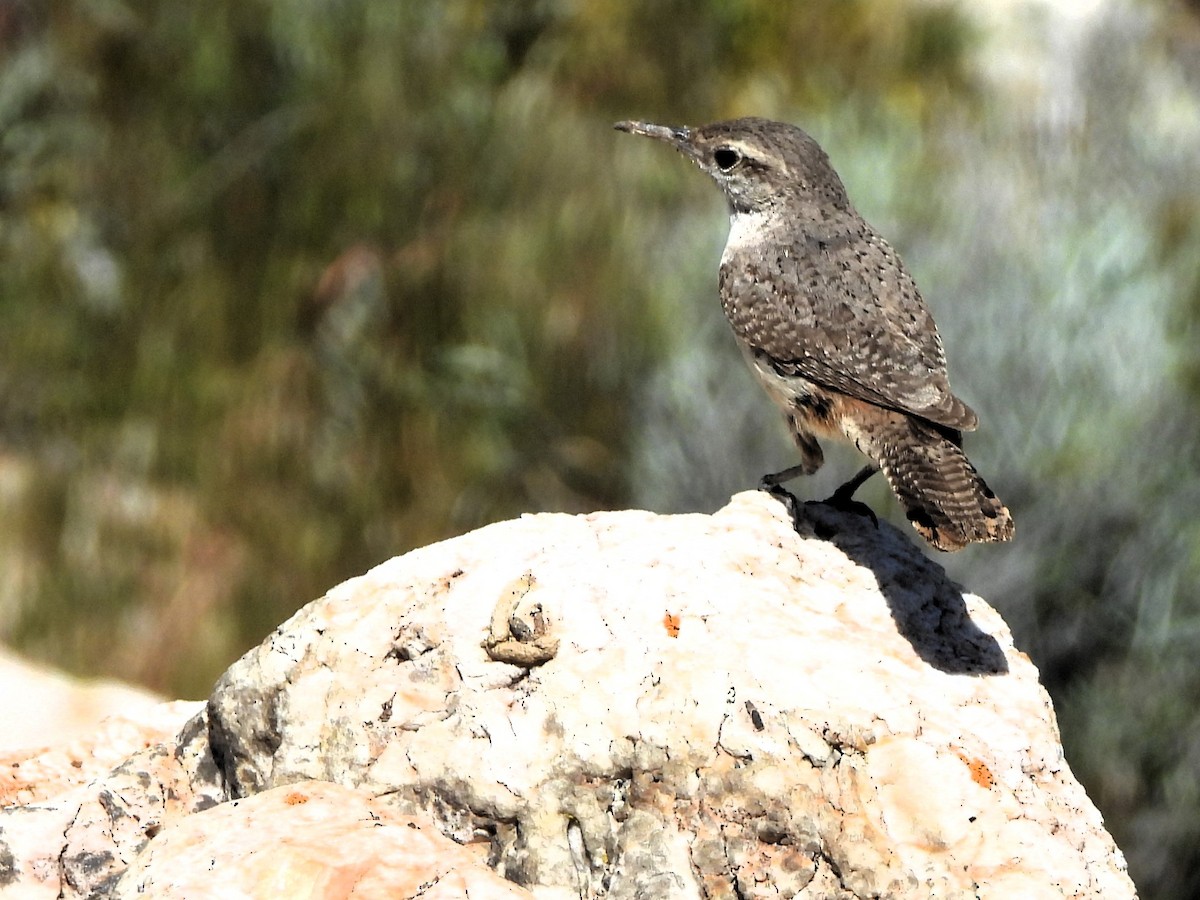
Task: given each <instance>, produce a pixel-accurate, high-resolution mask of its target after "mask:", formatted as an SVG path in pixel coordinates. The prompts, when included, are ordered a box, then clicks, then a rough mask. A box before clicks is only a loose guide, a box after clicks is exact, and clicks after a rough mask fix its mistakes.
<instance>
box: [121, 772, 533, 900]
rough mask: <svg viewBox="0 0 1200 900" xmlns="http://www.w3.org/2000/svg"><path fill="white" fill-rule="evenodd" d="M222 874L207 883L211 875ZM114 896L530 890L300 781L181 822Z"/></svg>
mask: <svg viewBox="0 0 1200 900" xmlns="http://www.w3.org/2000/svg"><path fill="white" fill-rule="evenodd" d="M214 872H216V873H220V874H219V877H217V878H214V875H213V873H214ZM112 896H113V897H114V898H115V900H120V898H129V900H142V898H146V897H163V898H166V897H172V898H175V897H177V898H179V900H200V898H206V897H212V898H233V897H262V898H270V900H276V898H292V897H304V898H306V900H322V898H328V900H335V898H343V897H352V898H354V900H373V898H378V900H394V898H403V897H420V898H421V900H455V898H460V897H470V896H474V897H479V898H497V900H501V898H504V900H507V898H512V900H517V898H521V897H526V898H528V897H530V896H531V895H530V894H529V892H528V891H525V890H522V889H521V888H519V887H517V886H516V885H515V884H512V883H511V882H507V881H505V880H504V879H502V878H500V876H498V875H496V874H495V873H494V872H492V871H491V870H490V869H488V867H487V853H486V850H485V851H484V853H482V854H478V853H473V852H472V851H471V849H470V848H467V847H460V846H458V844H456V843H454V842H453V841H452V840H450V839H449V838H447V837H444V836H443V835H441V834H440V833H439V832H438V831H437V829H436V828H434V827H433V826H432V825H430V824H427V823H422V822H419V821H417V820H414V819H412V818H411V817H408V816H402V815H400V814H399V813H397V812H396V811H395V809H394V808H393V807H392V806H391V805H390V804H388V803H387V801H386V798H384V799H377V798H373V797H371V796H370V795H369V794H365V793H363V792H362V791H354V790H351V789H349V788H344V787H341V786H339V785H336V784H329V783H327V782H320V781H302V782H300V783H298V784H295V785H289V786H286V787H279V788H275V789H273V790H270V791H265V792H263V793H261V794H256V795H255V796H253V797H250V798H248V799H245V800H234V801H231V802H229V803H224V804H222V805H221V806H217V807H214V808H213V809H209V810H206V811H204V812H201V813H198V814H196V815H194V816H189V817H187V818H185V819H182V820H180V821H178V822H176V823H175V824H173V825H171V826H170V827H168V828H166V829H164V830H163V832H162V833H161V834H160V835H159V836H158V837H157V838H155V840H154V841H153V842H152V843H150V844H149V846H148V847H147V848H146V850H145V852H143V853H141V854H139V855H138V857H137V859H136V860H134V863H133V865H131V866H130V867H129V868H128V869H127V870H126V871H125V874H124V875H123V876H122V878H121V880H120V881H119V882H118V883H117V886H116V889H115V891H114V892H113V895H112Z"/></svg>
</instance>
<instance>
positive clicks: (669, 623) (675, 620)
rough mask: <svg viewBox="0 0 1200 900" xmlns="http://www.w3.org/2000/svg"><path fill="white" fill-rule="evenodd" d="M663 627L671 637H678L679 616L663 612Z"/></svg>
mask: <svg viewBox="0 0 1200 900" xmlns="http://www.w3.org/2000/svg"><path fill="white" fill-rule="evenodd" d="M663 628H665V629H667V634H668V635H670V636H671V637H673V638H676V637H679V616H676V615H673V614H672V613H663Z"/></svg>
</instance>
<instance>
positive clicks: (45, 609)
mask: <svg viewBox="0 0 1200 900" xmlns="http://www.w3.org/2000/svg"><path fill="white" fill-rule="evenodd" d="M1198 43H1200V39H1198V38H1197V29H1196V23H1195V21H1194V19H1192V18H1191V17H1190V15H1189V14H1187V13H1186V12H1183V11H1180V10H1178V9H1176V8H1174V7H1170V8H1168V9H1165V10H1164V9H1155V10H1151V9H1149V8H1147V7H1123V6H1122V7H1120V8H1119V11H1118V12H1114V13H1113V14H1111V15H1110V16H1109V17H1108V18H1107V19H1105V20H1103V21H1101V22H1099V24H1098V25H1096V27H1095V28H1093V29H1092V30H1091V31H1089V32H1086V33H1084V35H1083V37H1081V38H1080V40H1079V41H1078V42H1077V43H1075V44H1074V45H1072V46H1071V48H1069V49H1070V53H1067V52H1066V51H1065V50H1063V49H1062V48H1057V49H1056V48H1053V47H1051V48H1048V49H1047V50H1046V55H1047V58H1052V59H1053V58H1054V57H1055V54H1056V53H1057V54H1059V55H1061V56H1064V57H1065V56H1070V58H1071V62H1072V63H1073V64H1074V65H1075V67H1076V68H1075V69H1074V70H1073V73H1074V74H1073V76H1072V77H1073V79H1074V80H1071V81H1070V83H1067V82H1064V87H1063V90H1064V91H1066V92H1067V93H1066V95H1065V96H1064V97H1063V98H1053V97H1052V98H1049V100H1050V101H1054V100H1056V99H1057V100H1061V101H1062V102H1061V103H1059V104H1058V105H1056V104H1055V103H1054V102H1047V98H1045V97H1038V96H1032V95H1023V94H1022V93H1021V92H1020V90H1019V89H1017V88H1014V87H1013V86H1012V85H1009V88H1010V89H1009V90H1008V91H1007V92H1005V91H998V90H997V89H996V88H995V80H994V79H992V80H989V79H987V78H984V77H982V76H981V74H980V72H981V67H980V63H979V60H980V57H981V56H982V55H984V54H985V53H986V47H987V40H986V36H985V35H984V33H983V32H982V31H981V29H980V27H979V26H977V25H973V24H970V23H968V21H967V20H965V19H964V18H963V17H962V15H960V14H959V12H958V11H956V10H955V8H953V7H952V6H948V5H945V4H930V3H917V2H906V0H877V2H867V0H813V2H808V3H804V4H782V3H778V2H774V0H701V2H690V3H684V2H681V0H663V2H659V3H653V4H629V3H625V2H617V0H590V2H588V3H586V4H582V3H567V2H565V0H512V2H504V0H449V2H416V0H340V2H337V3H333V2H314V0H269V2H268V0H240V2H234V0H212V2H208V3H204V4H191V3H184V2H181V0H142V2H140V3H136V4H134V3H126V2H122V0H70V2H61V3H55V4H42V3H37V2H35V0H0V261H2V265H0V522H2V525H0V638H3V639H4V640H5V641H7V642H9V643H13V644H15V645H17V646H19V647H21V648H22V649H23V650H24V651H26V652H28V653H31V654H34V655H37V656H40V657H42V658H44V659H48V660H51V661H54V662H56V663H57V664H59V665H62V666H65V667H67V668H69V669H72V670H74V671H77V672H82V673H106V674H114V675H119V676H122V677H126V678H134V679H137V680H140V681H142V682H144V683H146V684H148V685H151V686H153V687H157V688H159V689H162V690H165V691H167V692H169V693H172V694H183V695H188V696H203V695H204V694H206V693H207V689H208V687H209V685H210V684H211V682H212V680H213V679H214V677H215V676H216V675H217V674H218V673H219V672H220V671H221V670H222V669H223V668H225V666H227V665H228V663H229V662H230V661H231V659H232V658H233V657H235V656H236V655H237V653H239V652H241V651H242V650H244V649H246V648H247V647H249V646H251V645H253V644H255V643H257V642H258V641H259V640H260V639H261V638H262V636H263V635H264V634H265V633H267V632H268V631H269V630H270V629H271V628H273V627H274V626H275V625H276V624H278V623H279V622H280V621H281V620H282V619H284V618H285V617H286V616H287V615H289V614H290V613H291V612H292V611H293V610H294V609H296V608H297V607H299V606H300V605H302V604H303V603H305V602H306V601H308V600H310V599H312V598H313V597H315V596H317V595H318V594H320V593H321V592H322V591H323V590H325V589H327V588H328V587H330V586H332V585H334V584H336V583H337V582H339V581H341V580H343V579H345V578H348V577H350V576H353V575H355V574H358V573H360V572H362V571H364V570H365V569H366V568H368V567H369V566H371V565H372V564H374V563H377V562H380V561H382V560H384V559H386V558H388V557H390V556H393V555H396V554H398V553H401V552H404V551H406V550H408V549H411V548H413V547H416V546H420V545H423V544H426V543H429V542H431V541H434V540H438V539H441V538H444V537H446V536H449V535H452V534H456V533H459V532H462V531H465V530H467V529H470V528H472V527H475V526H477V525H480V524H483V523H485V522H489V521H494V520H497V519H503V518H508V517H512V516H515V515H518V514H519V513H522V512H530V511H537V510H565V511H585V510H592V509H596V508H607V507H624V506H629V505H640V506H647V507H650V508H654V509H657V510H659V511H664V512H665V511H671V510H691V509H709V510H710V509H712V508H715V507H716V506H718V505H720V504H721V503H722V502H723V501H724V500H725V499H727V498H728V496H729V493H730V492H731V491H734V490H739V489H743V488H746V487H748V486H751V485H753V484H754V483H755V482H756V480H757V477H758V475H760V474H761V473H762V471H765V470H768V469H777V468H779V467H780V466H781V465H783V464H785V463H786V461H787V460H789V459H790V458H791V456H790V455H791V453H792V451H791V449H790V448H789V446H788V444H787V441H786V438H785V436H784V433H783V429H782V427H781V426H780V425H779V423H778V422H777V421H776V415H775V413H774V412H773V411H772V410H771V408H770V406H769V404H768V402H767V401H766V399H765V398H763V397H760V396H759V392H758V390H757V388H756V387H755V386H754V385H753V383H752V381H751V379H750V377H749V375H748V373H746V372H745V371H744V370H743V368H742V363H741V361H740V359H739V357H738V355H737V353H736V351H735V349H734V347H733V343H732V339H731V337H730V336H729V334H728V331H727V328H726V326H725V324H724V322H723V320H722V318H721V315H720V312H719V309H718V307H717V304H716V302H715V296H714V292H715V287H714V281H715V266H716V260H717V258H718V256H719V252H720V246H721V243H722V241H723V238H724V229H725V223H724V220H723V219H724V217H723V215H722V207H721V201H720V199H719V196H718V195H717V193H716V192H715V191H714V190H713V189H712V186H711V185H709V184H706V183H705V181H704V179H703V178H701V177H699V176H697V174H696V173H695V172H694V171H690V170H689V167H687V166H686V165H684V164H683V163H682V162H681V161H680V160H679V159H677V158H674V157H673V156H672V155H671V154H669V153H667V152H666V151H664V150H663V148H661V147H654V146H650V145H648V144H644V143H643V142H637V141H632V140H629V139H628V138H624V137H622V136H620V135H615V134H613V133H612V132H611V122H612V121H613V120H615V119H620V118H630V117H636V118H646V119H650V120H658V121H665V122H679V123H690V124H698V123H701V122H704V121H709V120H713V119H717V118H723V117H728V116H734V115H743V114H759V115H768V116H774V117H777V118H783V119H789V120H792V121H796V122H799V123H801V124H804V125H805V126H806V127H807V128H809V130H810V131H812V132H813V133H814V134H816V135H817V136H818V137H819V138H820V139H821V140H822V142H823V143H824V144H825V145H826V147H827V149H828V150H829V151H830V153H831V155H832V156H833V158H834V162H835V164H836V165H837V167H838V169H839V170H840V171H841V172H842V174H843V176H844V178H845V180H846V181H847V183H848V185H849V187H850V191H851V194H852V196H854V197H855V199H856V202H857V204H858V205H859V207H860V209H862V211H863V212H864V213H866V214H867V215H868V217H869V218H871V219H872V220H873V221H874V222H876V224H877V225H879V226H880V227H881V229H882V230H883V231H884V233H886V234H888V235H890V236H892V237H893V238H894V240H895V243H896V244H897V245H898V246H899V247H900V248H901V250H902V252H904V254H905V256H906V259H907V260H908V262H909V263H910V266H911V267H912V268H913V269H914V270H915V271H916V274H917V276H918V280H919V281H920V283H921V284H922V285H923V286H924V289H925V293H926V295H927V297H928V298H929V300H930V303H931V305H932V306H933V308H934V310H935V313H936V314H937V317H938V321H939V324H940V325H941V328H942V332H943V335H944V337H945V338H946V344H947V348H948V354H949V357H950V365H951V374H952V377H953V380H954V383H955V385H956V388H957V390H958V391H959V392H960V393H962V394H963V395H964V396H965V397H966V398H967V399H968V400H969V401H970V402H971V403H972V404H973V405H974V406H975V407H976V408H977V409H978V410H979V411H980V413H981V418H982V420H983V426H982V430H981V432H980V433H979V434H978V435H974V436H972V441H973V443H972V457H973V458H975V459H976V460H977V462H978V463H979V465H980V468H981V469H982V470H983V471H985V473H986V474H987V475H988V478H989V481H990V482H992V484H993V485H994V486H995V487H996V489H997V491H998V492H999V493H1000V494H1001V496H1002V497H1003V498H1004V499H1005V500H1006V501H1007V502H1008V503H1009V505H1010V507H1011V508H1012V509H1013V511H1014V514H1015V516H1016V519H1017V523H1018V540H1017V542H1016V543H1015V544H1013V545H1012V546H1009V547H989V548H983V549H972V550H970V551H966V552H965V553H964V554H961V555H960V556H959V557H956V558H953V559H951V560H948V561H946V560H944V559H943V560H939V561H945V562H947V567H948V568H949V569H950V570H951V571H952V572H953V573H954V574H955V575H956V576H957V577H959V578H960V579H961V580H963V582H964V583H965V584H968V585H969V586H970V587H971V588H972V589H976V590H979V592H980V593H982V594H983V595H984V596H986V597H988V598H989V599H990V600H991V601H992V602H993V603H995V604H996V605H997V606H999V607H1000V608H1001V609H1002V610H1003V612H1004V613H1005V615H1006V617H1007V618H1008V619H1009V621H1010V623H1011V624H1012V626H1013V628H1014V631H1015V632H1016V635H1017V639H1018V643H1019V644H1020V645H1021V646H1023V647H1024V648H1026V649H1027V650H1028V651H1029V652H1030V654H1031V655H1032V656H1033V658H1034V660H1035V662H1037V663H1038V665H1039V666H1040V667H1041V669H1042V672H1043V676H1044V679H1045V681H1046V684H1047V686H1048V688H1049V689H1050V690H1051V692H1052V694H1053V695H1054V697H1055V701H1056V707H1057V709H1058V711H1059V715H1060V721H1061V723H1062V726H1063V731H1064V741H1065V743H1066V746H1067V750H1068V758H1069V759H1070V761H1071V763H1072V765H1073V766H1074V767H1075V769H1076V771H1077V772H1078V774H1079V775H1080V777H1081V778H1082V780H1083V781H1084V783H1085V785H1087V787H1088V788H1089V791H1090V793H1091V794H1092V796H1093V797H1094V798H1095V799H1096V801H1097V803H1098V805H1099V806H1100V807H1101V809H1102V811H1104V812H1105V814H1106V817H1107V820H1108V824H1109V826H1110V827H1111V828H1112V830H1113V831H1114V833H1115V834H1116V836H1117V838H1118V842H1119V843H1120V844H1121V846H1122V847H1123V848H1124V849H1125V850H1126V852H1127V854H1128V855H1129V857H1130V861H1131V867H1132V871H1133V874H1134V877H1135V879H1136V880H1137V881H1138V883H1139V886H1140V887H1141V890H1142V892H1143V896H1144V897H1147V898H1160V897H1161V898H1167V897H1180V896H1192V895H1197V894H1200V852H1198V851H1197V850H1196V848H1197V847H1198V846H1200V712H1198V711H1197V709H1196V704H1195V701H1194V698H1195V697H1196V696H1200V664H1198V663H1197V660H1200V596H1198V592H1197V584H1198V582H1200V579H1198V574H1200V572H1198V569H1200V526H1198V524H1197V519H1196V517H1195V514H1194V510H1195V509H1196V508H1197V504H1198V502H1200V465H1198V463H1200V452H1198V448H1200V425H1198V421H1200V415H1198V413H1200V352H1198V351H1197V349H1196V348H1197V346H1200V344H1198V343H1197V336H1198V334H1200V226H1198V225H1197V222H1198V217H1197V211H1198V210H1200V187H1198V186H1197V183H1196V180H1195V177H1194V146H1195V143H1194V142H1195V138H1196V137H1197V135H1200V128H1198V127H1197V123H1198V122H1200V104H1198V103H1197V101H1196V97H1197V85H1198V84H1200V68H1198V67H1197V64H1196V62H1195V60H1196V59H1197V58H1198V57H1197V55H1196V54H1195V53H1194V52H1193V51H1194V48H1195V46H1197V44H1198ZM1060 61H1061V60H1060ZM1047 110H1048V111H1049V112H1047ZM1056 116H1057V117H1056ZM853 465H854V461H851V459H850V457H849V456H846V455H838V454H836V453H834V454H831V461H830V464H829V465H828V466H827V470H828V471H826V472H823V473H822V474H821V475H820V476H818V477H817V478H816V479H814V484H813V485H811V486H810V487H809V486H798V487H800V489H801V490H811V492H812V494H813V495H820V494H821V492H822V491H825V490H828V489H829V488H831V487H832V486H833V485H834V484H835V483H836V482H837V481H838V480H839V479H840V478H844V477H845V476H846V475H848V474H849V472H850V471H852V469H853ZM874 491H875V493H874V494H868V496H869V497H870V499H871V500H872V503H873V504H874V505H876V506H877V507H879V508H881V509H887V508H889V507H890V503H891V501H890V500H889V498H888V497H887V495H886V492H884V491H882V490H881V488H880V487H879V486H878V485H876V486H875V487H874Z"/></svg>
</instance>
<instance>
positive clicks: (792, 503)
mask: <svg viewBox="0 0 1200 900" xmlns="http://www.w3.org/2000/svg"><path fill="white" fill-rule="evenodd" d="M782 474H785V473H782V472H780V473H775V474H773V475H763V476H762V478H761V479H758V490H760V491H764V492H766V493H769V494H770V496H772V497H774V498H775V499H776V500H779V502H780V503H782V504H784V509H786V510H787V516H788V518H791V520H792V528H796V529H797V530H799V527H800V509H802V506H803V504H802V503H800V502H799V500H798V499H796V494H793V493H792V492H791V491H788V490H787V488H786V487H784V486H782V485H781V484H780V481H786V480H787V479H780V478H779V475H782Z"/></svg>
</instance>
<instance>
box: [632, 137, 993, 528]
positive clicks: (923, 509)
mask: <svg viewBox="0 0 1200 900" xmlns="http://www.w3.org/2000/svg"><path fill="white" fill-rule="evenodd" d="M616 127H617V128H618V129H620V130H622V131H628V132H630V133H632V134H641V135H645V136H647V137H652V138H655V139H658V140H661V141H665V142H666V143H668V144H671V145H672V146H674V147H675V148H676V149H677V150H679V151H680V152H681V153H683V154H684V155H685V156H687V157H688V158H689V159H691V160H692V161H693V162H695V163H696V165H697V166H699V167H700V169H701V170H703V171H704V172H705V173H707V174H708V175H709V176H710V177H712V179H713V180H714V181H716V182H717V184H718V185H719V186H720V187H721V189H722V190H723V191H724V192H725V195H726V197H727V198H728V199H729V206H730V229H729V239H728V241H727V243H726V245H725V253H724V255H723V256H722V258H721V269H720V293H721V304H722V306H723V307H724V309H725V315H726V316H727V317H728V319H729V322H730V324H731V325H732V326H733V331H734V334H735V335H737V338H738V342H739V344H740V345H741V347H742V350H743V352H744V353H745V355H746V358H747V360H748V362H749V363H750V365H751V368H752V369H753V370H754V372H755V373H756V374H757V376H758V378H759V380H760V381H761V382H762V384H763V386H764V387H765V388H766V389H767V392H768V393H769V394H770V395H771V397H772V399H773V400H774V401H775V402H776V403H777V404H778V405H779V406H780V408H781V409H782V410H783V411H784V415H785V416H786V417H787V420H788V423H789V426H790V428H791V431H792V434H793V436H794V437H795V440H796V445H797V446H798V447H799V448H800V453H801V462H800V464H799V465H796V466H792V467H791V468H788V469H785V470H784V471H782V472H777V473H774V474H772V475H767V476H765V477H764V478H763V482H762V483H763V486H764V487H766V488H769V489H775V488H777V487H778V485H779V484H780V483H781V482H783V481H786V480H788V479H790V478H793V477H795V476H797V475H804V474H811V473H812V472H815V471H816V470H817V469H818V468H820V466H821V464H822V462H823V461H824V457H823V454H822V452H821V446H820V444H819V443H818V438H821V437H830V438H839V439H845V440H849V441H850V442H851V443H853V444H854V445H855V446H856V447H857V448H858V449H859V450H860V451H862V452H863V453H864V454H865V455H866V456H867V458H868V459H870V460H871V463H872V465H870V466H868V467H867V468H865V469H864V470H863V471H862V472H860V473H859V474H858V475H856V476H855V477H854V478H853V479H851V480H850V481H849V482H847V483H846V484H845V485H843V486H842V487H841V488H839V489H838V491H837V492H836V493H835V494H834V498H833V499H835V500H837V501H841V502H846V501H849V500H850V498H851V496H852V495H853V493H854V491H855V490H856V489H857V488H858V486H859V485H860V484H861V483H862V482H863V481H865V480H866V479H867V477H869V476H870V475H871V474H872V473H873V472H874V471H875V470H876V469H881V470H882V471H883V474H884V477H885V478H887V481H888V484H889V485H891V488H892V490H893V491H894V492H895V494H896V496H897V497H898V498H899V500H900V502H901V504H902V505H903V506H904V509H905V511H906V512H907V514H908V518H909V521H911V522H912V524H913V527H914V528H916V530H917V531H918V532H919V533H920V534H921V535H922V536H924V537H925V539H926V540H928V541H929V542H930V543H931V544H932V545H933V546H935V547H937V548H938V549H940V550H958V549H961V548H962V547H965V546H966V545H967V544H969V543H971V542H973V541H1006V540H1009V539H1010V538H1011V537H1012V534H1013V522H1012V517H1011V516H1010V515H1009V512H1008V510H1007V509H1006V508H1005V507H1004V505H1003V504H1002V503H1000V501H999V500H997V499H996V495H995V494H993V493H992V491H991V490H990V489H989V488H988V486H987V485H986V484H985V483H984V481H983V479H982V478H980V476H979V473H978V472H976V471H975V468H974V466H972V465H971V463H970V462H969V461H968V460H967V458H966V456H965V455H964V454H963V451H962V432H964V431H972V430H974V429H975V427H976V424H977V421H978V420H977V418H976V416H975V413H974V412H973V411H972V410H971V408H970V407H969V406H967V405H966V404H965V403H963V402H962V401H961V400H959V399H958V398H957V397H955V396H954V394H953V393H952V392H951V390H950V382H949V381H948V379H947V377H946V357H945V353H944V352H943V350H942V341H941V338H940V337H939V336H938V332H937V326H935V325H934V322H933V318H932V317H931V316H930V314H929V310H928V309H926V307H925V303H924V301H923V300H922V299H921V294H920V292H919V291H918V290H917V286H916V284H915V283H914V282H913V279H912V276H910V275H909V274H908V271H907V269H905V268H904V263H903V262H901V260H900V257H899V256H897V255H896V252H895V251H894V250H893V249H892V248H891V246H889V245H888V243H887V241H885V240H884V239H883V238H881V237H880V236H879V235H878V234H877V233H876V232H875V230H874V229H873V228H872V227H871V226H870V225H869V224H867V222H866V221H864V220H863V218H862V217H861V216H859V214H858V213H857V212H856V211H855V209H854V207H853V206H852V205H851V203H850V200H849V198H848V197H847V196H846V189H845V187H844V186H843V185H842V181H841V179H840V178H839V177H838V175H837V173H836V172H835V171H834V170H833V167H832V166H831V165H830V163H829V158H828V157H827V156H826V155H825V152H824V151H823V150H822V149H821V148H820V147H819V146H818V145H817V142H816V141H814V140H813V139H812V138H811V137H809V136H808V135H807V134H805V133H804V132H803V131H801V130H800V129H799V128H796V127H794V126H792V125H786V124H783V123H781V122H772V121H769V120H767V119H757V118H750V119H737V120H735V121H731V122H718V123H716V124H713V125H706V126H704V127H702V128H694V129H693V128H668V127H664V126H661V125H650V124H647V123H644V122H620V123H618V124H617V126H616Z"/></svg>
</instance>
